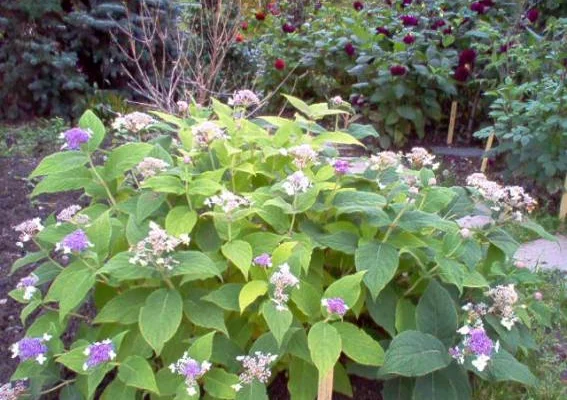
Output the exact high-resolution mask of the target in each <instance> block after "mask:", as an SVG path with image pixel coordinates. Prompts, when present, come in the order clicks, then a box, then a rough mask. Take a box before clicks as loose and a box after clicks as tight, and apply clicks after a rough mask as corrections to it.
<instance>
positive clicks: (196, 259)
mask: <svg viewBox="0 0 567 400" xmlns="http://www.w3.org/2000/svg"><path fill="white" fill-rule="evenodd" d="M173 259H174V260H175V261H177V262H178V263H179V264H176V265H175V267H174V268H173V271H171V275H172V276H177V275H183V283H185V282H190V281H197V280H204V279H208V278H212V277H214V276H218V277H220V271H219V269H218V268H217V266H216V264H215V263H214V262H213V260H211V259H210V258H209V257H208V256H207V255H205V254H204V253H202V252H200V251H192V250H190V251H179V252H176V253H175V254H174V255H173Z"/></svg>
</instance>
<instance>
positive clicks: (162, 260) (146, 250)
mask: <svg viewBox="0 0 567 400" xmlns="http://www.w3.org/2000/svg"><path fill="white" fill-rule="evenodd" d="M190 241H191V239H190V238H189V236H188V235H187V234H183V235H180V236H179V237H178V238H177V237H175V236H171V235H169V234H168V233H167V232H166V231H165V229H162V228H161V227H160V226H159V225H158V224H156V223H155V222H153V221H151V222H150V232H149V233H148V236H147V237H146V238H144V239H142V240H140V241H139V242H138V243H137V244H136V245H135V246H132V247H131V248H130V251H131V252H132V253H133V255H132V257H130V259H129V260H128V262H129V263H130V264H137V265H140V266H142V267H147V266H153V267H156V268H158V269H165V270H172V269H173V268H174V266H175V265H176V264H178V261H176V260H174V259H173V258H172V257H171V255H170V253H171V252H173V251H174V250H175V248H176V247H177V246H179V245H180V244H184V245H189V243H190Z"/></svg>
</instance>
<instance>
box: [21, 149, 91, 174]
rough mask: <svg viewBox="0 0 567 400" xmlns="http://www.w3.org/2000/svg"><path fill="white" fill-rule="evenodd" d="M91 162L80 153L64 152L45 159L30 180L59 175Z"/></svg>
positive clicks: (33, 172)
mask: <svg viewBox="0 0 567 400" xmlns="http://www.w3.org/2000/svg"><path fill="white" fill-rule="evenodd" d="M88 161H89V159H88V157H87V156H86V155H85V154H84V153H81V152H80V151H64V152H60V153H54V154H51V155H49V156H47V157H45V158H44V159H43V160H41V162H40V163H39V165H38V166H37V167H36V168H35V169H34V170H33V171H32V173H31V174H30V176H29V177H30V179H31V178H35V177H37V176H43V175H50V174H58V173H62V172H66V171H69V170H72V169H76V168H79V167H82V166H83V165H85V164H86V163H87V162H88Z"/></svg>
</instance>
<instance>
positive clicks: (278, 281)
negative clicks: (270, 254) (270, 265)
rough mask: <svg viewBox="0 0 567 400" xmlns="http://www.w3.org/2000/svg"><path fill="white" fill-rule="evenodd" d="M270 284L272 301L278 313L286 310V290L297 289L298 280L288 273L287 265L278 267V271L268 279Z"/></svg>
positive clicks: (287, 295)
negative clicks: (272, 286) (272, 292)
mask: <svg viewBox="0 0 567 400" xmlns="http://www.w3.org/2000/svg"><path fill="white" fill-rule="evenodd" d="M270 283H271V284H272V285H274V295H273V298H272V301H273V302H274V303H276V308H277V309H278V310H279V311H283V310H287V306H286V303H287V302H288V300H289V294H287V293H286V289H287V288H290V287H291V288H293V287H295V288H298V287H299V279H298V278H297V277H296V276H295V275H293V274H292V273H291V272H290V270H289V264H287V263H285V264H282V265H280V267H279V270H278V271H276V272H274V273H273V274H272V276H271V277H270Z"/></svg>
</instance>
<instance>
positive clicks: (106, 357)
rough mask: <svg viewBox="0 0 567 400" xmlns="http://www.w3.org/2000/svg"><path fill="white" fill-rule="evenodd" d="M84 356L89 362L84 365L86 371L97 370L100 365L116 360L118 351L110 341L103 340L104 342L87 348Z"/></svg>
mask: <svg viewBox="0 0 567 400" xmlns="http://www.w3.org/2000/svg"><path fill="white" fill-rule="evenodd" d="M83 354H84V355H86V356H87V360H86V361H85V363H84V364H83V370H84V371H87V370H89V369H91V368H95V367H96V366H98V365H100V364H104V363H106V362H108V361H112V360H114V359H115V358H116V350H115V348H114V344H113V343H112V341H111V340H110V339H106V340H103V341H102V342H95V343H93V344H91V345H89V346H87V348H86V349H85V351H84V353H83Z"/></svg>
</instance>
